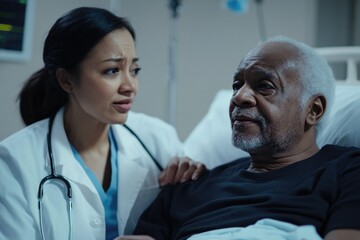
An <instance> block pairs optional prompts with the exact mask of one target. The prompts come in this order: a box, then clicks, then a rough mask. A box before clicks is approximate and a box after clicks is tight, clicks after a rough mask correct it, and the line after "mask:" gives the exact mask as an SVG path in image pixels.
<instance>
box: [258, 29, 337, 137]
mask: <svg viewBox="0 0 360 240" xmlns="http://www.w3.org/2000/svg"><path fill="white" fill-rule="evenodd" d="M270 42H278V43H286V44H288V45H290V46H292V47H294V48H295V49H297V54H299V57H300V58H299V59H295V61H296V63H297V64H296V68H297V71H298V75H299V77H300V80H301V82H302V85H303V89H302V93H301V95H300V96H301V97H300V104H301V107H302V108H304V107H305V105H306V103H308V101H309V100H310V98H311V97H313V96H315V95H317V94H322V95H324V96H325V99H326V111H325V113H324V115H323V117H322V118H321V119H320V121H319V123H318V124H317V126H316V129H317V132H319V131H321V129H322V127H323V125H324V124H325V123H326V121H327V120H326V119H327V118H328V117H329V113H330V109H331V106H332V105H333V102H334V98H335V77H334V73H333V71H332V69H331V68H330V66H329V64H328V63H327V62H326V60H325V59H324V58H323V57H322V56H320V55H319V54H318V53H317V52H316V51H315V49H314V48H312V47H310V46H308V45H306V44H304V43H302V42H299V41H296V40H294V39H291V38H288V37H284V36H277V37H273V38H270V39H268V40H266V41H265V42H263V43H270Z"/></svg>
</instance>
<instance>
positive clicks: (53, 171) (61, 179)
mask: <svg viewBox="0 0 360 240" xmlns="http://www.w3.org/2000/svg"><path fill="white" fill-rule="evenodd" d="M54 119H55V115H54V116H51V117H50V119H49V125H48V133H47V136H46V142H47V148H48V154H49V162H50V174H49V175H47V176H46V177H44V178H43V179H41V181H40V184H39V191H38V208H39V218H40V232H41V238H42V239H43V240H45V234H44V228H43V226H44V224H43V217H42V216H43V206H42V198H43V196H44V186H45V183H46V182H47V181H50V180H55V181H59V182H62V183H63V184H64V185H65V188H66V196H67V199H68V200H67V205H68V206H67V211H68V222H69V227H70V228H69V239H72V237H73V222H72V188H71V184H70V182H69V181H68V180H67V179H66V178H65V177H64V176H62V175H60V174H57V173H56V169H55V164H54V156H53V151H52V144H51V133H52V127H53V124H54ZM123 126H124V127H125V128H126V129H127V130H128V131H129V132H130V133H131V134H132V135H133V136H134V137H135V138H136V139H137V140H138V141H139V143H140V144H141V146H142V147H143V148H144V149H145V151H146V152H147V153H148V154H149V156H150V157H151V159H152V160H153V162H154V163H155V165H156V167H157V168H158V169H159V171H160V172H162V171H163V170H164V169H163V167H162V166H161V165H160V163H159V162H158V161H157V160H156V159H155V157H154V156H153V155H152V154H151V152H150V151H149V149H148V148H147V147H146V146H145V144H144V143H143V141H142V140H141V139H140V138H139V136H138V135H137V134H136V133H135V132H134V131H133V130H132V129H131V128H130V127H129V126H127V125H125V124H124V125H123Z"/></svg>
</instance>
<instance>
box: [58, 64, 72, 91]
mask: <svg viewBox="0 0 360 240" xmlns="http://www.w3.org/2000/svg"><path fill="white" fill-rule="evenodd" d="M56 79H57V81H58V82H59V84H60V86H61V88H62V89H63V90H64V91H65V92H67V93H72V91H73V82H72V81H71V75H70V74H69V72H68V71H67V70H66V69H64V68H58V69H56Z"/></svg>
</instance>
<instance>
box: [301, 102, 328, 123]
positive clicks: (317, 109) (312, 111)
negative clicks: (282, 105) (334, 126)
mask: <svg viewBox="0 0 360 240" xmlns="http://www.w3.org/2000/svg"><path fill="white" fill-rule="evenodd" d="M308 109H309V112H308V113H307V117H306V122H305V125H306V126H308V127H311V126H314V125H316V124H317V123H318V122H319V121H320V119H321V117H322V116H323V115H324V113H325V110H326V99H325V97H324V96H323V95H316V96H314V97H313V98H312V100H311V101H310V103H309V108H308Z"/></svg>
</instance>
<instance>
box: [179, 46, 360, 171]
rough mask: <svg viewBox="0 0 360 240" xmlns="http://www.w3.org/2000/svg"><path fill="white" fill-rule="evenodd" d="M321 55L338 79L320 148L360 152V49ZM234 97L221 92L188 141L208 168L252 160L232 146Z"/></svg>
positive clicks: (325, 51)
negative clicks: (330, 146)
mask: <svg viewBox="0 0 360 240" xmlns="http://www.w3.org/2000/svg"><path fill="white" fill-rule="evenodd" d="M317 51H318V52H319V54H321V55H322V56H324V57H325V59H326V60H327V61H328V62H329V64H330V66H332V68H333V69H334V72H335V77H336V79H337V83H336V89H335V101H334V105H333V107H332V109H331V112H330V115H329V118H328V123H327V124H325V127H324V128H323V130H322V131H321V132H320V133H319V134H318V136H317V143H318V145H319V146H320V147H321V146H323V145H325V144H339V145H342V146H356V147H359V148H360V124H359V122H360V109H359V108H360V80H359V76H358V75H359V74H358V66H359V63H360V47H327V48H318V49H317ZM336 64H342V65H343V69H342V70H344V72H345V74H343V77H337V74H336V70H337V69H336V66H337V65H336ZM338 69H339V67H338ZM340 71H341V65H340ZM231 95H232V90H230V89H223V90H220V91H219V92H218V93H217V94H216V96H215V97H214V99H213V101H212V102H211V104H210V107H209V109H208V112H207V113H206V114H205V116H204V117H203V118H202V119H201V120H200V122H199V123H198V124H197V125H196V127H195V128H194V130H193V131H192V132H191V133H190V135H189V136H188V137H187V139H185V141H184V144H185V149H186V151H187V155H188V156H189V157H191V158H192V159H194V160H197V161H204V162H206V163H207V167H208V168H213V167H214V166H217V165H219V164H221V163H225V162H229V161H231V160H234V159H237V158H240V157H245V156H248V154H247V153H246V152H244V151H242V150H240V149H237V148H235V147H234V146H233V145H232V143H231V128H230V119H229V117H228V116H229V114H228V105H229V101H230V98H231Z"/></svg>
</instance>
